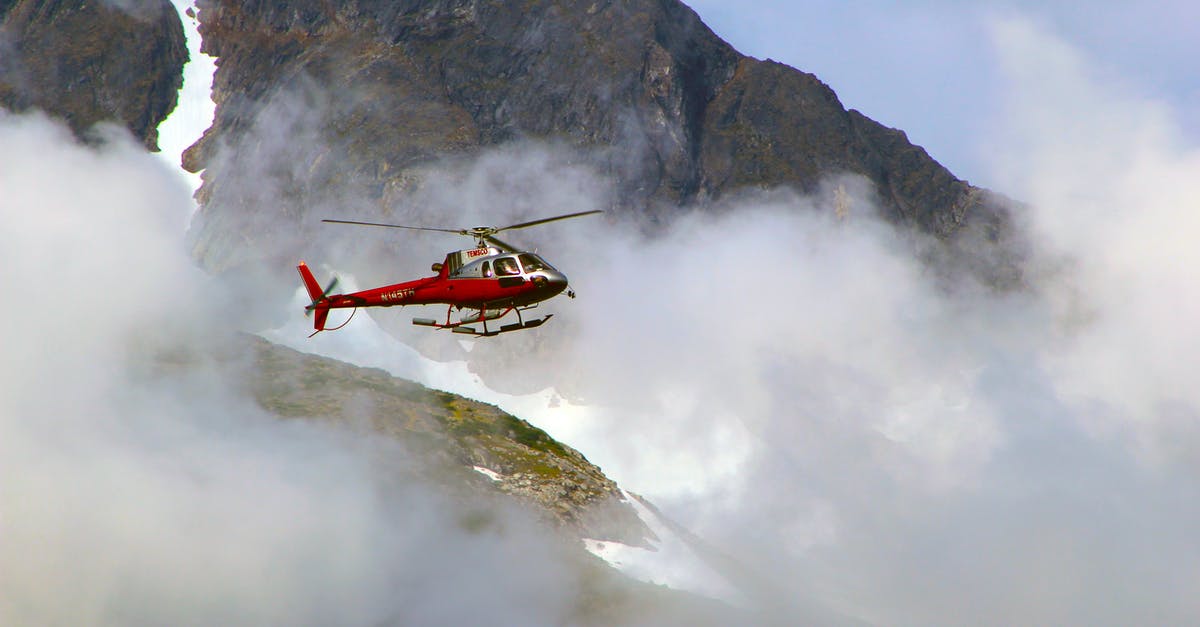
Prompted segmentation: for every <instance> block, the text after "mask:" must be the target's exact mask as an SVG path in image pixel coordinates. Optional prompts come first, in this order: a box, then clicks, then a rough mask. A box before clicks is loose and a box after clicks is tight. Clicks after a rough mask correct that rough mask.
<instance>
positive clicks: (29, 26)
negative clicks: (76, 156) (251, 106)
mask: <svg viewBox="0 0 1200 627" xmlns="http://www.w3.org/2000/svg"><path fill="white" fill-rule="evenodd" d="M187 56H188V55H187V46H186V41H185V39H184V34H183V24H182V23H181V22H180V20H179V14H178V13H176V12H175V9H174V7H173V6H172V5H171V3H170V2H169V1H168V0H103V1H90V2H89V1H82V0H79V1H70V2H66V1H47V0H0V106H2V107H4V108H8V109H11V110H15V111H23V110H26V109H31V108H33V109H41V110H43V111H46V112H47V113H50V114H52V115H55V116H58V117H61V118H63V119H65V120H66V121H67V123H68V124H69V125H70V126H71V129H72V130H74V131H75V133H76V135H79V136H84V135H85V134H86V132H87V130H88V129H90V128H91V127H92V125H94V124H96V123H97V122H102V121H112V122H116V123H118V124H120V125H122V126H125V127H126V128H128V129H129V130H130V131H131V132H132V133H133V134H134V136H135V137H137V138H139V139H141V140H142V142H143V143H145V145H146V147H148V148H150V149H151V150H157V149H158V125H159V123H160V122H162V121H163V120H164V119H166V117H167V115H168V114H170V112H171V111H172V110H173V109H174V108H175V103H176V100H177V98H178V92H179V87H180V85H182V84H183V64H184V63H185V62H186V61H187Z"/></svg>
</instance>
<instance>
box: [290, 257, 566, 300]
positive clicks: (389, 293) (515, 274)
mask: <svg viewBox="0 0 1200 627" xmlns="http://www.w3.org/2000/svg"><path fill="white" fill-rule="evenodd" d="M434 269H435V270H436V271H437V273H438V274H437V275H435V276H430V277H425V278H421V279H414V280H412V281H405V282H403V283H395V284H392V285H385V286H383V287H376V288H372V289H369V290H362V291H359V292H352V293H349V294H332V295H325V296H323V297H322V298H320V299H318V298H316V297H314V301H317V302H316V308H317V309H318V310H320V309H346V308H354V307H394V306H397V305H401V306H402V305H437V304H442V305H451V306H457V307H471V308H473V309H480V310H487V309H496V308H508V307H525V306H529V305H532V304H535V303H538V302H541V301H543V300H546V299H548V298H553V297H554V296H557V295H558V294H560V293H562V291H563V290H565V289H567V277H566V275H564V274H563V273H561V272H559V271H558V270H556V269H555V268H554V267H553V266H551V265H550V264H548V263H546V262H545V260H543V259H542V258H541V257H538V256H537V255H536V254H534V253H529V252H520V251H512V252H502V251H500V250H499V249H496V248H476V249H471V250H462V251H457V252H452V253H450V254H448V255H447V256H446V261H445V262H443V263H440V264H434ZM299 270H300V274H301V276H302V277H303V278H304V281H305V284H306V285H307V286H308V287H309V291H310V293H311V292H312V290H313V289H316V290H317V291H316V293H317V294H318V295H319V294H320V289H319V288H316V287H315V286H316V285H317V284H316V281H315V279H313V280H312V281H311V283H310V277H311V275H312V273H311V271H309V270H308V266H307V265H306V264H304V263H303V262H301V265H300V266H299Z"/></svg>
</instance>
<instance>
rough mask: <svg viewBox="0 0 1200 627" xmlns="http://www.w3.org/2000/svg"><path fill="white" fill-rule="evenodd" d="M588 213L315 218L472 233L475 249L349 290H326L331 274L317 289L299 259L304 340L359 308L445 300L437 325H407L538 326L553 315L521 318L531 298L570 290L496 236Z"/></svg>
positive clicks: (487, 331) (488, 331)
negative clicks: (503, 220)
mask: <svg viewBox="0 0 1200 627" xmlns="http://www.w3.org/2000/svg"><path fill="white" fill-rule="evenodd" d="M594 213H603V211H600V210H598V209H596V210H592V211H581V212H578V213H568V214H565V215H559V216H553V217H549V218H541V219H538V220H531V221H529V222H521V223H518V224H510V225H508V226H502V227H492V226H477V227H474V228H469V229H445V228H432V227H423V226H406V225H400V224H382V223H378V222H358V221H355V220H332V219H324V220H321V221H322V222H327V223H331V224H352V225H359V226H377V227H386V228H394V229H408V230H413V231H437V232H442V233H454V234H457V235H466V236H468V237H473V238H475V248H471V249H467V250H458V251H454V252H451V253H448V254H447V255H446V259H445V261H443V262H441V263H434V264H433V266H432V267H431V269H432V270H433V271H434V272H436V273H437V274H436V275H434V276H431V277H425V278H422V279H414V280H412V281H405V282H403V283H396V284H394V285H385V286H383V287H377V288H373V289H369V290H362V291H360V292H353V293H350V294H333V293H332V292H333V290H335V289H337V284H338V279H337V277H334V278H333V280H332V281H330V282H329V284H328V285H327V286H326V287H325V289H321V285H320V283H318V282H317V279H316V278H315V277H314V276H313V273H312V270H310V269H309V267H308V264H306V263H305V262H303V261H301V262H300V265H298V266H296V269H297V270H299V271H300V278H301V279H303V281H304V287H305V289H307V290H308V295H309V298H311V299H312V303H311V304H309V305H307V306H305V308H304V313H305V315H306V316H308V315H313V316H314V318H313V328H314V329H315V330H314V331H313V333H312V335H309V336H308V337H310V338H311V337H313V336H314V335H316V334H318V333H320V332H322V331H336V330H338V329H341V328H342V327H344V326H346V325H347V324H349V323H350V320H351V319H353V318H354V314H355V313H357V311H358V308H359V307H395V306H397V305H399V306H404V305H438V304H441V305H447V306H448V307H447V309H446V318H445V321H444V322H439V321H438V320H437V319H434V318H413V324H414V325H417V326H424V327H431V328H434V329H449V330H450V331H451V332H453V333H462V334H468V335H473V336H475V337H492V336H495V335H499V334H501V333H507V332H509V331H518V330H521V329H532V328H534V327H538V326H541V325H542V324H543V323H545V322H546V321H547V320H549V319H550V318H551V317H552V316H553V315H554V314H548V315H546V316H544V317H541V318H533V319H529V320H526V319H525V317H524V316H523V315H522V312H527V311H529V310H530V309H533V308H535V307H537V305H538V303H541V302H542V301H544V300H546V299H548V298H552V297H554V296H557V295H559V294H561V293H562V292H563V291H564V290H565V291H566V293H567V296H568V297H570V298H575V292H573V291H571V290H568V289H567V277H566V275H564V274H563V273H562V272H559V271H558V270H556V269H555V268H554V267H553V266H551V265H550V264H549V263H547V262H546V261H545V260H544V259H542V258H541V257H539V256H538V255H537V254H536V253H533V252H529V251H524V250H520V249H517V248H515V247H513V246H511V245H509V244H507V243H505V242H504V241H502V240H500V239H498V238H497V237H496V234H497V233H500V232H502V231H510V230H514V229H523V228H526V227H530V226H537V225H539V224H546V223H547V222H555V221H558V220H566V219H568V218H577V217H580V216H586V215H591V214H594ZM350 308H353V309H354V311H353V312H351V314H350V318H347V319H346V321H345V322H343V323H342V324H341V325H339V326H337V327H333V328H328V329H327V328H326V326H325V324H326V322H327V320H328V317H329V311H330V310H331V309H350ZM463 309H467V310H471V311H469V312H468V313H466V314H464V315H461V316H459V318H458V319H457V320H453V319H452V318H453V314H454V312H455V310H458V311H461V310H463ZM510 313H516V316H517V320H516V322H513V323H510V324H505V325H501V326H499V327H495V326H493V327H492V328H489V327H488V322H489V321H495V320H498V319H500V318H503V317H505V316H507V315H508V314H510ZM477 323H478V324H480V325H482V326H481V327H480V328H476V327H475V326H467V325H475V324H477Z"/></svg>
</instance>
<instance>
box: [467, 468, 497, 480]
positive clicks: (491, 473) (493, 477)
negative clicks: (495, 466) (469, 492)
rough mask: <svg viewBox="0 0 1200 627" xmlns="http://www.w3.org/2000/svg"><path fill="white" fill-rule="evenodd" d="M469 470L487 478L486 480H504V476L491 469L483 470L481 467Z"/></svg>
mask: <svg viewBox="0 0 1200 627" xmlns="http://www.w3.org/2000/svg"><path fill="white" fill-rule="evenodd" d="M471 468H474V469H475V472H477V473H479V474H481V475H483V476H485V477H487V478H488V479H491V480H492V481H500V480H501V479H503V478H504V475H502V474H500V473H498V472H496V471H495V470H492V469H491V468H484V467H483V466H471Z"/></svg>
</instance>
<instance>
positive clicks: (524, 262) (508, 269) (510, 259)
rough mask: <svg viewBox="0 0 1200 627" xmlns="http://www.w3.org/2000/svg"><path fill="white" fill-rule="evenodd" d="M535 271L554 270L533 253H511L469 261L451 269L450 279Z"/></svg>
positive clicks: (517, 274) (480, 277)
mask: <svg viewBox="0 0 1200 627" xmlns="http://www.w3.org/2000/svg"><path fill="white" fill-rule="evenodd" d="M536 272H542V273H546V272H555V270H554V268H553V267H552V266H551V265H550V264H548V263H546V261H545V260H544V259H542V258H541V257H539V256H537V255H535V254H533V253H511V254H499V255H496V256H488V257H484V258H481V259H476V260H475V261H469V262H467V263H465V264H462V265H461V266H459V268H458V269H457V270H454V271H451V272H450V274H449V277H450V278H451V279H490V278H493V277H506V276H530V275H532V274H534V273H536Z"/></svg>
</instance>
